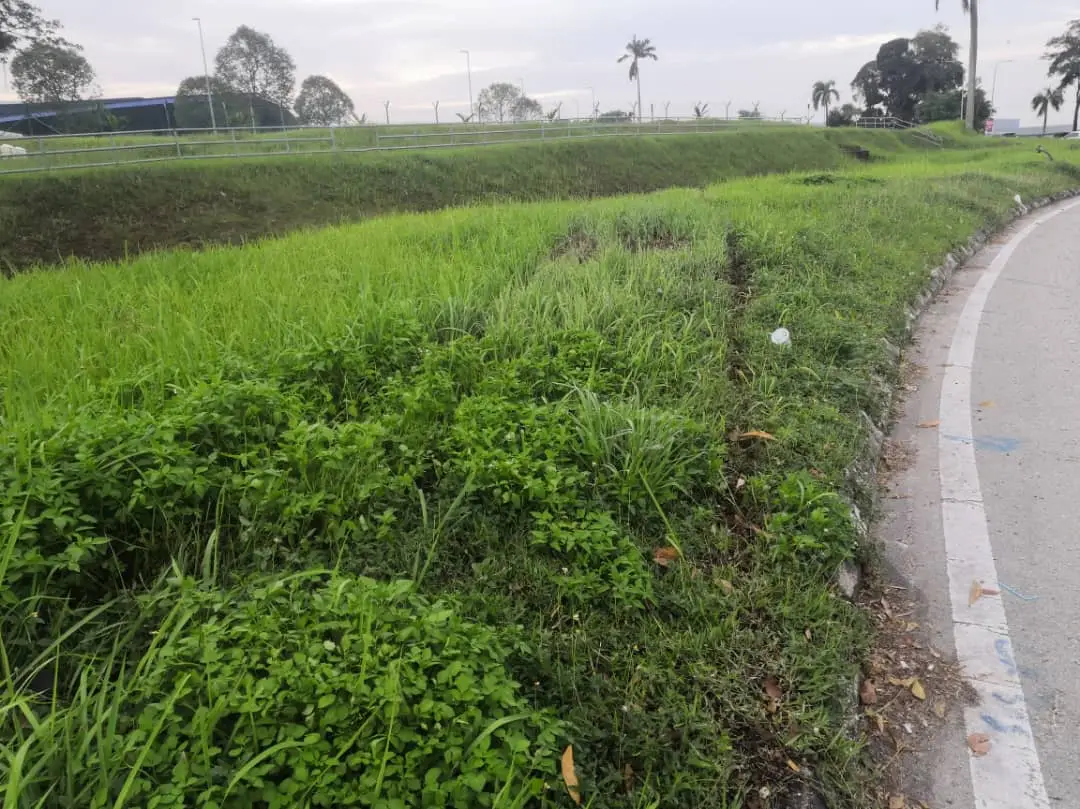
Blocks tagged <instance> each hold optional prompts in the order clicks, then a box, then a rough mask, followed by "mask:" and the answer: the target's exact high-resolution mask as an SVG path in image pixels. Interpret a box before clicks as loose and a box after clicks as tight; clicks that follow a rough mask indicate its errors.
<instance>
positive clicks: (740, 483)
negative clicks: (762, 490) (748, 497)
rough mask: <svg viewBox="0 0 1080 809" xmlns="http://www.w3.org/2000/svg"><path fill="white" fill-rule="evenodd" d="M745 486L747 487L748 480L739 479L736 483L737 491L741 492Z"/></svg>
mask: <svg viewBox="0 0 1080 809" xmlns="http://www.w3.org/2000/svg"><path fill="white" fill-rule="evenodd" d="M744 486H746V478H739V479H738V480H736V481H735V491H739V490H740V489H742V488H743V487H744Z"/></svg>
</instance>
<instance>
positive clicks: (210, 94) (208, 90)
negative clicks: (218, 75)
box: [191, 17, 217, 134]
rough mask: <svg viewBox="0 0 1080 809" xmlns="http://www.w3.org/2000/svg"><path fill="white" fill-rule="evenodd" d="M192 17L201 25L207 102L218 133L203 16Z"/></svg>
mask: <svg viewBox="0 0 1080 809" xmlns="http://www.w3.org/2000/svg"><path fill="white" fill-rule="evenodd" d="M191 19H192V20H194V21H195V24H196V25H198V26H199V50H200V51H202V69H203V75H204V76H206V103H207V104H209V105H210V127H211V128H212V129H213V130H214V134H217V116H215V115H214V91H213V88H212V87H211V84H210V68H209V66H208V65H207V63H206V41H205V40H204V39H203V32H202V18H201V17H192V18H191Z"/></svg>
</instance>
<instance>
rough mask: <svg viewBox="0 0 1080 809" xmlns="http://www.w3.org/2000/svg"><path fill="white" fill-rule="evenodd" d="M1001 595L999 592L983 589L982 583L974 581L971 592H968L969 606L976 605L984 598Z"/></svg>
mask: <svg viewBox="0 0 1080 809" xmlns="http://www.w3.org/2000/svg"><path fill="white" fill-rule="evenodd" d="M998 595H1001V592H1000V591H999V590H991V589H990V588H989V587H983V586H982V584H981V583H980V582H977V581H973V582H972V583H971V590H970V591H969V592H968V606H969V607H970V606H972V605H974V604H975V602H976V601H978V600H979V599H980V598H982V597H983V596H998Z"/></svg>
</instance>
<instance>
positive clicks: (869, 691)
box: [859, 678, 877, 705]
mask: <svg viewBox="0 0 1080 809" xmlns="http://www.w3.org/2000/svg"><path fill="white" fill-rule="evenodd" d="M859 702H861V703H862V704H863V705H877V686H876V685H874V681H873V680H871V679H869V678H867V679H865V680H863V681H862V685H861V686H859Z"/></svg>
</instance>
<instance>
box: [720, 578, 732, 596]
mask: <svg viewBox="0 0 1080 809" xmlns="http://www.w3.org/2000/svg"><path fill="white" fill-rule="evenodd" d="M717 585H718V586H719V587H720V589H721V590H723V591H724V595H726V596H729V595H731V594H732V593H734V592H735V585H733V584H732V583H731V582H729V581H728V580H727V579H720V581H718V582H717Z"/></svg>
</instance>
